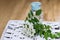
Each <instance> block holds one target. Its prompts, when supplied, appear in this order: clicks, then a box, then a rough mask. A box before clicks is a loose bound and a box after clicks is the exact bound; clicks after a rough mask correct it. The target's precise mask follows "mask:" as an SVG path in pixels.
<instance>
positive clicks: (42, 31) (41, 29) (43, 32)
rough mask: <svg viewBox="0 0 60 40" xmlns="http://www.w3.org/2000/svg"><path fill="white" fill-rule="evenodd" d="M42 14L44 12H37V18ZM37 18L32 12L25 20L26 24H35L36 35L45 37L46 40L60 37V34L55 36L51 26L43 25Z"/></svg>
mask: <svg viewBox="0 0 60 40" xmlns="http://www.w3.org/2000/svg"><path fill="white" fill-rule="evenodd" d="M41 12H42V10H41V9H40V10H37V11H36V13H35V16H40V14H41ZM35 16H34V13H33V12H32V11H31V10H30V12H29V13H28V17H26V20H25V22H26V21H28V22H29V23H32V24H33V25H32V27H33V29H35V33H34V35H40V37H44V38H45V39H46V40H48V38H51V39H53V38H57V37H60V33H55V34H53V33H52V32H51V26H49V25H45V24H42V23H41V22H40V21H39V19H38V18H37V17H35ZM27 25H28V24H27ZM28 26H29V25H28ZM28 28H29V27H28Z"/></svg>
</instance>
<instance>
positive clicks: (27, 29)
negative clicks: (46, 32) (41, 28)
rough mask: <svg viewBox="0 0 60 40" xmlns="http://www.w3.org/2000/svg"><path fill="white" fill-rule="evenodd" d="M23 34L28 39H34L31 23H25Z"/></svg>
mask: <svg viewBox="0 0 60 40" xmlns="http://www.w3.org/2000/svg"><path fill="white" fill-rule="evenodd" d="M23 34H25V36H27V37H30V38H32V37H34V34H35V29H34V28H33V24H32V23H29V22H28V21H26V22H25V24H24V29H23Z"/></svg>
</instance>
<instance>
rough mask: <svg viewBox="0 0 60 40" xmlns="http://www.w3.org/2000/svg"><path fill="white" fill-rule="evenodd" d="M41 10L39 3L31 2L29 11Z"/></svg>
mask: <svg viewBox="0 0 60 40" xmlns="http://www.w3.org/2000/svg"><path fill="white" fill-rule="evenodd" d="M40 8H41V3H40V2H32V3H31V9H32V11H36V10H39V9H40Z"/></svg>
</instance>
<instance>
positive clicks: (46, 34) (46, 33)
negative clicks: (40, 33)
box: [44, 32, 48, 40]
mask: <svg viewBox="0 0 60 40" xmlns="http://www.w3.org/2000/svg"><path fill="white" fill-rule="evenodd" d="M44 38H45V39H46V40H48V32H45V33H44Z"/></svg>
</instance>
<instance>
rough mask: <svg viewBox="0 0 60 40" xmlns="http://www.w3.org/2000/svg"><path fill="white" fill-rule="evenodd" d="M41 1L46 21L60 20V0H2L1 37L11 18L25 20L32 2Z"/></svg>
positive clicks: (0, 10)
mask: <svg viewBox="0 0 60 40" xmlns="http://www.w3.org/2000/svg"><path fill="white" fill-rule="evenodd" d="M37 1H38V2H41V3H42V6H41V7H42V12H43V13H44V15H43V18H44V20H45V21H60V0H0V37H1V35H2V32H3V30H4V28H5V26H6V24H7V22H8V21H9V20H24V19H25V18H26V16H27V14H28V12H29V10H30V8H31V5H30V4H31V2H37Z"/></svg>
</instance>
